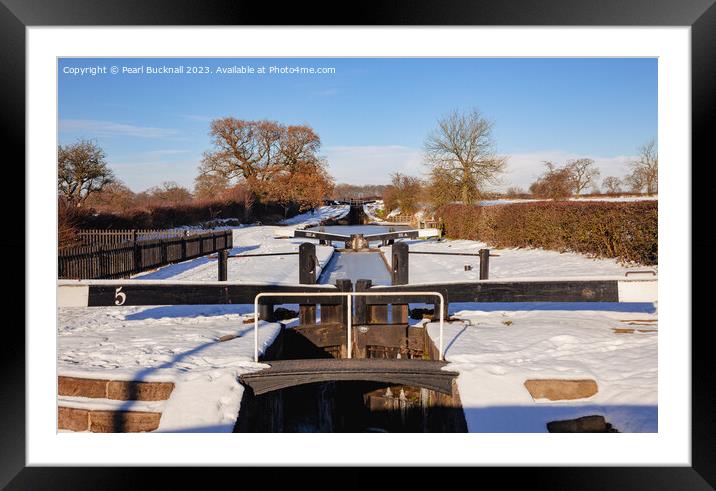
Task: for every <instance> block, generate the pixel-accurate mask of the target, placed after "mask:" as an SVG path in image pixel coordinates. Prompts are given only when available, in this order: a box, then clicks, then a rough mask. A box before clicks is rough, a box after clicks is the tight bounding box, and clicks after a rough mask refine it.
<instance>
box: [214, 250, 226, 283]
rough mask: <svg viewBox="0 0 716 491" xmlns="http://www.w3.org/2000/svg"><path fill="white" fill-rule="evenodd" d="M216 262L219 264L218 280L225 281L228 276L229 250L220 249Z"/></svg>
mask: <svg viewBox="0 0 716 491" xmlns="http://www.w3.org/2000/svg"><path fill="white" fill-rule="evenodd" d="M216 262H217V263H218V265H219V281H226V279H227V276H228V262H229V250H228V249H221V250H220V251H219V257H218V259H217V261H216Z"/></svg>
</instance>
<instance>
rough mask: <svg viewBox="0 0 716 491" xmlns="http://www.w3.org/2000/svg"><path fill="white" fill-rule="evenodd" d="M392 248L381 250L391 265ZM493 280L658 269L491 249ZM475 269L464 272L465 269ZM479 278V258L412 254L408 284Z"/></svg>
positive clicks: (448, 247) (456, 244)
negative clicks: (493, 255) (468, 267)
mask: <svg viewBox="0 0 716 491" xmlns="http://www.w3.org/2000/svg"><path fill="white" fill-rule="evenodd" d="M407 242H408V244H409V246H410V250H411V251H422V252H456V253H470V254H477V253H478V251H479V250H480V249H484V248H489V247H488V245H487V244H485V243H484V242H478V241H471V240H443V241H440V242H438V241H435V240H412V241H407ZM390 249H391V248H390V247H389V246H387V247H381V251H382V252H383V254H384V256H385V258H386V260H387V261H388V264H390V263H391V260H392V254H391V252H390ZM490 253H491V254H495V255H496V257H490V272H489V277H490V279H506V278H551V279H555V278H568V277H570V278H572V277H585V276H589V277H604V276H610V277H622V278H623V277H624V275H625V273H627V272H628V271H645V270H653V271H657V267H656V266H648V267H647V266H640V265H623V264H620V263H619V262H618V261H617V260H616V259H595V258H590V257H587V256H585V255H583V254H577V253H571V252H564V253H560V252H556V251H547V250H544V249H491V250H490ZM466 265H468V266H472V270H469V271H465V266H466ZM479 278H480V258H479V257H477V256H445V255H438V254H436V255H432V254H411V255H410V269H409V282H410V283H411V284H412V283H431V282H439V281H461V282H462V281H476V280H479Z"/></svg>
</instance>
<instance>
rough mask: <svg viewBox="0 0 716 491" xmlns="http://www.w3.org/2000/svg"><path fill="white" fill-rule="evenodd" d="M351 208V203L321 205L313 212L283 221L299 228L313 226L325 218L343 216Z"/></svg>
mask: <svg viewBox="0 0 716 491" xmlns="http://www.w3.org/2000/svg"><path fill="white" fill-rule="evenodd" d="M350 209H351V207H350V206H349V205H332V206H321V207H319V208H316V210H314V212H313V213H311V212H310V211H309V212H306V213H302V214H300V215H296V216H295V217H291V218H287V219H286V220H283V221H282V222H281V223H282V224H284V225H297V228H306V227H312V226H314V225H318V224H319V223H321V222H322V221H324V220H329V219H337V218H342V217H344V216H346V215H347V214H348V212H349V211H350Z"/></svg>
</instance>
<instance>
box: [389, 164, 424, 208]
mask: <svg viewBox="0 0 716 491" xmlns="http://www.w3.org/2000/svg"><path fill="white" fill-rule="evenodd" d="M390 177H391V184H390V185H389V186H387V187H386V190H385V192H384V193H383V203H384V205H385V208H386V209H387V210H389V211H392V210H394V209H398V208H400V213H401V214H402V215H412V214H414V213H415V212H416V211H418V207H419V204H420V198H421V194H422V189H423V183H422V181H421V180H420V178H418V177H414V176H408V175H405V174H401V173H400V172H396V173H394V174H392V175H391V176H390Z"/></svg>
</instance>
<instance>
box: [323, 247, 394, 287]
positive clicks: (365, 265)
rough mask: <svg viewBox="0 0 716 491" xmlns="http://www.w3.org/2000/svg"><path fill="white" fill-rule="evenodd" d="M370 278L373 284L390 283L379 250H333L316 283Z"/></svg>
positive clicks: (333, 282) (332, 283)
mask: <svg viewBox="0 0 716 491" xmlns="http://www.w3.org/2000/svg"><path fill="white" fill-rule="evenodd" d="M342 279H349V280H351V281H352V282H353V284H355V282H356V280H372V281H373V284H374V285H390V283H391V279H390V272H389V271H388V267H387V266H386V264H385V261H384V260H383V258H382V257H381V253H380V252H334V253H333V256H332V257H331V260H330V261H328V264H327V265H326V267H325V268H323V272H322V273H321V276H320V278H318V283H322V284H330V285H334V284H335V283H336V280H342Z"/></svg>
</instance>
